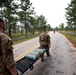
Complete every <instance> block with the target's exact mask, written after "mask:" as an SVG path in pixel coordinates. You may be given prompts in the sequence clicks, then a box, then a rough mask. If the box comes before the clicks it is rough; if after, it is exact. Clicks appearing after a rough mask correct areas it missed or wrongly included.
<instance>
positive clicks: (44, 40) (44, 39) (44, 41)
mask: <svg viewBox="0 0 76 75" xmlns="http://www.w3.org/2000/svg"><path fill="white" fill-rule="evenodd" d="M39 43H40V48H46V49H47V50H46V54H47V56H50V54H49V47H50V36H49V35H48V33H47V32H46V31H44V32H43V33H41V34H40V37H39ZM41 61H44V53H43V54H42V56H41Z"/></svg>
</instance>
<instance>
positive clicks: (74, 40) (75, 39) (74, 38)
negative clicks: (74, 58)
mask: <svg viewBox="0 0 76 75" xmlns="http://www.w3.org/2000/svg"><path fill="white" fill-rule="evenodd" d="M60 33H62V34H63V35H64V36H65V37H67V39H68V40H69V41H70V42H71V43H72V44H73V45H74V46H75V47H76V36H75V35H71V34H67V33H64V32H60Z"/></svg>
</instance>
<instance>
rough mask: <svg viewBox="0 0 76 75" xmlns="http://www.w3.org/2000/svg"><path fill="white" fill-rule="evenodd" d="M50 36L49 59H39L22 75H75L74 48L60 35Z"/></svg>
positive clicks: (75, 51)
mask: <svg viewBox="0 0 76 75" xmlns="http://www.w3.org/2000/svg"><path fill="white" fill-rule="evenodd" d="M49 34H50V36H51V48H50V55H51V56H50V57H47V56H46V53H45V61H44V62H41V61H40V59H39V60H38V61H37V62H36V63H35V64H34V69H33V70H30V69H28V70H27V71H26V72H25V73H24V75H76V48H74V47H73V45H72V44H71V43H70V42H69V41H68V40H67V39H66V38H65V37H64V36H63V35H62V34H60V33H57V32H56V33H55V34H54V33H51V32H50V33H49Z"/></svg>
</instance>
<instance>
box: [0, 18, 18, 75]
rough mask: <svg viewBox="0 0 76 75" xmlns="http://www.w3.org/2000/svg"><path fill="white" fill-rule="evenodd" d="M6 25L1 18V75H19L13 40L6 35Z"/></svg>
mask: <svg viewBox="0 0 76 75" xmlns="http://www.w3.org/2000/svg"><path fill="white" fill-rule="evenodd" d="M5 29H6V25H5V23H4V21H3V20H2V19H1V18H0V75H18V72H17V69H16V66H15V61H14V56H13V46H12V41H11V39H10V38H9V37H8V36H7V35H6V34H5V33H4V31H5Z"/></svg>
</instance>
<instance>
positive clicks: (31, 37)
mask: <svg viewBox="0 0 76 75" xmlns="http://www.w3.org/2000/svg"><path fill="white" fill-rule="evenodd" d="M38 36H39V35H36V36H30V37H28V38H25V39H21V40H18V41H13V44H14V45H15V44H18V43H21V42H24V41H27V40H30V39H33V38H36V37H38Z"/></svg>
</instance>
